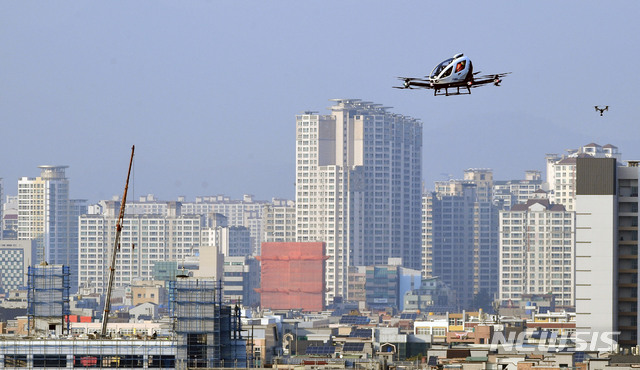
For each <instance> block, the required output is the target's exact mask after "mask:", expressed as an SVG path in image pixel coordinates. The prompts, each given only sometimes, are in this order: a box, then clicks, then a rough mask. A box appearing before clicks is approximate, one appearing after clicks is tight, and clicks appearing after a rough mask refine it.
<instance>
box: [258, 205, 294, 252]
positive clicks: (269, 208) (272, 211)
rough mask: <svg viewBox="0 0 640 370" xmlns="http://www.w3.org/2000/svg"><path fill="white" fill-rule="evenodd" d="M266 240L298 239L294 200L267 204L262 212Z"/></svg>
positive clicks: (288, 240)
mask: <svg viewBox="0 0 640 370" xmlns="http://www.w3.org/2000/svg"><path fill="white" fill-rule="evenodd" d="M262 229H263V233H264V241H265V242H293V241H295V240H296V208H295V203H294V202H293V201H287V202H281V203H280V204H273V205H266V206H265V207H264V209H263V212H262Z"/></svg>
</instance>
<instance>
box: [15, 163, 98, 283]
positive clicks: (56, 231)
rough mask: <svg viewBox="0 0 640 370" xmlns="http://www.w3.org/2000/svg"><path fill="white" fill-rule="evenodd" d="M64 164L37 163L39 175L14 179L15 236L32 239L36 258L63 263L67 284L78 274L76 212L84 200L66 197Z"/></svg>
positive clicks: (53, 262)
mask: <svg viewBox="0 0 640 370" xmlns="http://www.w3.org/2000/svg"><path fill="white" fill-rule="evenodd" d="M67 167H68V166H39V168H40V171H41V172H40V177H35V178H28V177H22V178H20V179H19V180H18V239H20V240H25V239H33V240H35V243H36V246H35V248H36V253H35V254H36V261H33V262H34V264H37V263H40V262H43V261H46V262H47V263H49V264H55V265H66V266H69V267H70V269H71V284H72V286H74V285H73V284H75V283H77V277H78V254H77V251H78V249H77V245H78V235H77V228H78V216H79V215H80V214H82V213H85V212H86V203H85V201H84V200H70V199H69V179H67V178H66V177H65V169H66V168H67Z"/></svg>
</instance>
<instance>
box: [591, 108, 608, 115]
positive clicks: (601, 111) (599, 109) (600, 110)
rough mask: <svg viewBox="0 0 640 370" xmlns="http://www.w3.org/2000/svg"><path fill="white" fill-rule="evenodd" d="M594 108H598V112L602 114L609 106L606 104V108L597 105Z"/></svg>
mask: <svg viewBox="0 0 640 370" xmlns="http://www.w3.org/2000/svg"><path fill="white" fill-rule="evenodd" d="M594 108H596V112H600V116H602V113H604V111H606V110H609V106H608V105H605V106H604V108H600V107H599V106H597V105H596V106H595V107H594Z"/></svg>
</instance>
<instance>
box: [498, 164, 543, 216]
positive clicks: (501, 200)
mask: <svg viewBox="0 0 640 370" xmlns="http://www.w3.org/2000/svg"><path fill="white" fill-rule="evenodd" d="M541 188H542V179H541V177H540V171H535V170H530V171H526V172H525V178H524V179H522V180H507V181H494V183H493V203H494V204H495V205H497V206H498V208H500V209H502V210H509V209H511V207H513V206H514V205H516V204H523V203H526V202H527V201H528V200H529V199H531V198H533V197H534V194H535V192H536V191H538V190H540V189H541Z"/></svg>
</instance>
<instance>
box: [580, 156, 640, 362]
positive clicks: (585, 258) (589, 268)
mask: <svg viewBox="0 0 640 370" xmlns="http://www.w3.org/2000/svg"><path fill="white" fill-rule="evenodd" d="M576 166H577V168H576V175H577V176H576V179H577V181H576V184H577V187H576V330H577V331H579V332H585V331H587V332H591V333H596V332H597V333H608V332H619V333H620V334H619V336H617V337H616V338H615V339H617V342H618V344H619V345H620V346H621V347H625V348H630V347H635V346H637V345H638V337H639V336H640V330H639V329H638V321H639V320H638V319H639V315H638V311H639V310H638V214H639V213H638V199H639V198H638V178H639V177H640V167H639V166H638V161H629V162H628V164H627V166H624V165H622V164H621V163H618V161H617V160H616V159H615V158H590V157H587V158H578V159H577V163H576ZM593 339H599V340H597V343H598V348H600V349H605V350H606V349H611V348H610V346H609V344H608V343H606V342H603V341H602V338H601V337H600V336H598V337H597V338H592V337H589V341H590V342H592V343H593Z"/></svg>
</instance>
